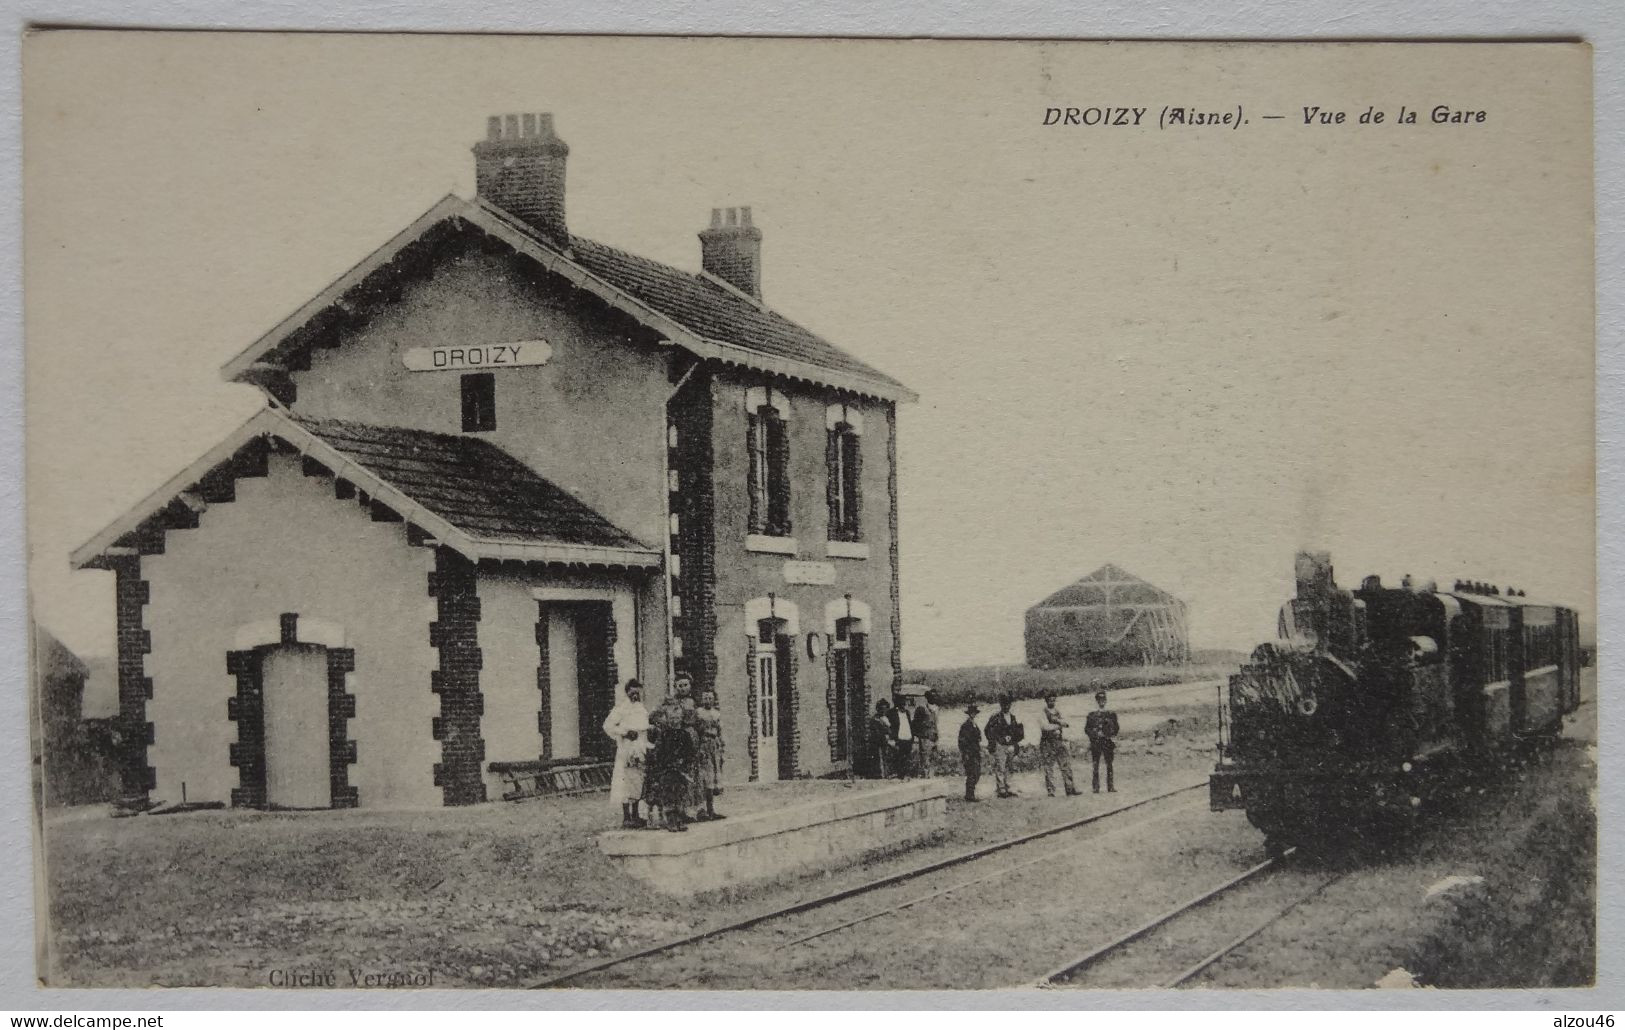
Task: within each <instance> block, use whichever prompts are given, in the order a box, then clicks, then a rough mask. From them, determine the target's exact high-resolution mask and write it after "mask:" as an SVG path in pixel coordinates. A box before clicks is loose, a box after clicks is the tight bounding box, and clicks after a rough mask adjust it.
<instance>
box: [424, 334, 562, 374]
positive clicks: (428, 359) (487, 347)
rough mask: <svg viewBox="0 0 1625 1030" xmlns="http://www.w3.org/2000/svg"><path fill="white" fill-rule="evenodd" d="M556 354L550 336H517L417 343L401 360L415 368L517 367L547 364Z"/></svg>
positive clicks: (429, 370)
mask: <svg viewBox="0 0 1625 1030" xmlns="http://www.w3.org/2000/svg"><path fill="white" fill-rule="evenodd" d="M552 356H553V345H552V344H550V343H548V342H547V341H546V340H516V341H514V342H513V343H449V344H445V345H443V346H440V347H413V348H412V349H410V350H408V351H407V352H406V353H404V354H402V355H401V362H402V364H404V365H405V366H406V367H407V368H408V369H410V370H411V371H413V372H448V371H451V370H453V369H462V370H465V371H466V370H467V369H471V368H514V367H517V366H520V365H545V364H547V361H548V359H549V358H551V357H552Z"/></svg>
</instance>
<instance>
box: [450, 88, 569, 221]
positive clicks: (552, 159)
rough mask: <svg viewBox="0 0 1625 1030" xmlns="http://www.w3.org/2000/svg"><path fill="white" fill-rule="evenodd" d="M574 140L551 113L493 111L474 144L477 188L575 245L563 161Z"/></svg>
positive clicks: (511, 211)
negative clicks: (558, 129)
mask: <svg viewBox="0 0 1625 1030" xmlns="http://www.w3.org/2000/svg"><path fill="white" fill-rule="evenodd" d="M569 155H570V148H569V146H568V145H567V144H566V143H565V142H564V141H563V140H562V139H559V137H558V136H557V135H556V134H555V133H554V132H553V116H552V115H551V114H525V115H518V114H510V115H504V116H501V117H495V116H493V117H492V118H491V119H490V120H489V121H488V122H487V125H486V133H485V138H484V139H482V140H480V141H479V142H478V143H476V144H474V180H475V187H474V188H475V192H476V193H477V194H479V196H480V197H481V198H482V199H484V200H488V201H490V202H491V203H493V204H495V205H496V206H497V207H500V208H502V210H504V211H506V212H508V213H509V214H510V215H513V216H514V217H515V218H518V219H519V220H520V221H522V222H525V223H526V224H527V225H530V226H531V227H532V228H534V229H536V230H538V231H539V232H540V233H541V234H542V235H543V236H544V237H546V238H547V239H548V240H549V241H551V242H552V243H553V244H554V245H556V246H559V247H568V246H569V245H570V233H569V230H568V229H566V228H565V223H564V161H565V158H567V157H568V156H569Z"/></svg>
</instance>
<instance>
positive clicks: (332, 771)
mask: <svg viewBox="0 0 1625 1030" xmlns="http://www.w3.org/2000/svg"><path fill="white" fill-rule="evenodd" d="M354 671H355V651H354V650H353V649H351V648H348V647H333V648H328V651H327V772H328V780H329V785H330V787H331V799H332V805H333V807H334V808H355V807H357V806H359V805H360V804H361V791H360V790H359V789H358V788H356V787H352V786H350V766H352V765H354V764H355V759H356V744H355V741H353V740H351V739H350V720H351V719H354V718H355V695H354V694H350V693H347V692H346V691H345V689H344V687H345V685H346V684H345V674H346V673H350V672H354Z"/></svg>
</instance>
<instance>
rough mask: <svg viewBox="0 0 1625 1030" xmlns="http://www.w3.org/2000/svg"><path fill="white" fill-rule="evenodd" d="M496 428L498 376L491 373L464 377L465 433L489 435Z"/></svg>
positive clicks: (476, 373) (470, 374)
mask: <svg viewBox="0 0 1625 1030" xmlns="http://www.w3.org/2000/svg"><path fill="white" fill-rule="evenodd" d="M496 427H497V383H496V376H495V375H494V374H492V373H490V372H472V373H469V374H468V375H465V376H463V432H465V433H489V432H490V431H491V430H493V429H495V428H496Z"/></svg>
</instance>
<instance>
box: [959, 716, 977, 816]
mask: <svg viewBox="0 0 1625 1030" xmlns="http://www.w3.org/2000/svg"><path fill="white" fill-rule="evenodd" d="M981 710H982V709H981V708H979V707H977V705H976V702H974V701H972V702H971V703H970V704H968V705H966V706H965V721H964V722H962V723H960V724H959V758H960V760H961V761H962V762H964V763H965V800H966V801H979V800H981V799H980V798H978V797H977V796H976V781H977V780H979V779H981V778H982V731H981V728H980V727H978V726H977V725H976V713H977V712H980V711H981Z"/></svg>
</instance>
